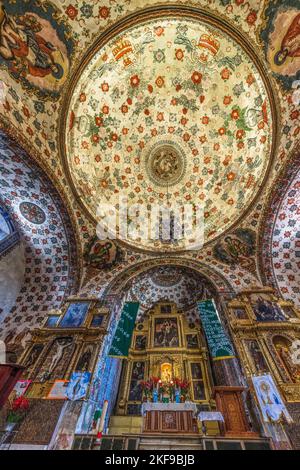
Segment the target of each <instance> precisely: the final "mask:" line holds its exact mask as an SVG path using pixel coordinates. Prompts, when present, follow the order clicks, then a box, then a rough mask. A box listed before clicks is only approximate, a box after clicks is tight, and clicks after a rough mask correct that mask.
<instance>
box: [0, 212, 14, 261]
mask: <svg viewBox="0 0 300 470" xmlns="http://www.w3.org/2000/svg"><path fill="white" fill-rule="evenodd" d="M18 241H19V234H18V232H17V231H16V229H15V226H14V224H13V223H12V221H11V219H10V216H9V214H8V212H7V211H6V210H5V209H4V208H3V207H1V206H0V256H2V255H4V254H5V252H7V251H8V250H9V249H11V248H12V247H13V246H14V245H16V244H17V243H18Z"/></svg>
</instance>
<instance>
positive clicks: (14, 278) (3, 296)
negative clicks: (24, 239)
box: [0, 243, 25, 324]
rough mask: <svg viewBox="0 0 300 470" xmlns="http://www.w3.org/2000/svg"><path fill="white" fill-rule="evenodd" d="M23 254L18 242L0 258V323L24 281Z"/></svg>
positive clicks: (21, 246) (21, 245)
mask: <svg viewBox="0 0 300 470" xmlns="http://www.w3.org/2000/svg"><path fill="white" fill-rule="evenodd" d="M24 274H25V256H24V247H23V244H22V243H20V244H18V245H16V246H15V247H14V249H13V250H12V251H10V252H9V253H8V254H7V255H6V256H4V257H3V258H1V259H0V309H2V310H3V311H2V312H1V311H0V324H1V323H2V322H3V320H4V319H5V317H6V316H7V315H8V314H9V312H10V310H11V308H12V307H13V305H14V304H15V302H16V298H17V296H18V294H19V292H20V289H21V287H22V284H23V281H24Z"/></svg>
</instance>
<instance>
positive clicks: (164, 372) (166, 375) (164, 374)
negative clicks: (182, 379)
mask: <svg viewBox="0 0 300 470" xmlns="http://www.w3.org/2000/svg"><path fill="white" fill-rule="evenodd" d="M160 372H161V373H160V377H161V380H162V382H167V383H170V382H171V380H172V379H173V371H172V365H171V364H169V363H168V362H165V363H164V364H162V365H161V368H160Z"/></svg>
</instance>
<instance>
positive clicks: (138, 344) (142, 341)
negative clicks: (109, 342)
mask: <svg viewBox="0 0 300 470" xmlns="http://www.w3.org/2000/svg"><path fill="white" fill-rule="evenodd" d="M146 341H147V336H145V335H137V336H136V337H135V349H136V350H137V351H144V350H145V349H146Z"/></svg>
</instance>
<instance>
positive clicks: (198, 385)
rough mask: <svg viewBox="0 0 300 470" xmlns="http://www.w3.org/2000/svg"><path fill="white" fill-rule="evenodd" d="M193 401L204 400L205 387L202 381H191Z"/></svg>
mask: <svg viewBox="0 0 300 470" xmlns="http://www.w3.org/2000/svg"><path fill="white" fill-rule="evenodd" d="M193 394H194V400H197V401H202V400H205V387H204V383H203V381H202V380H193Z"/></svg>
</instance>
